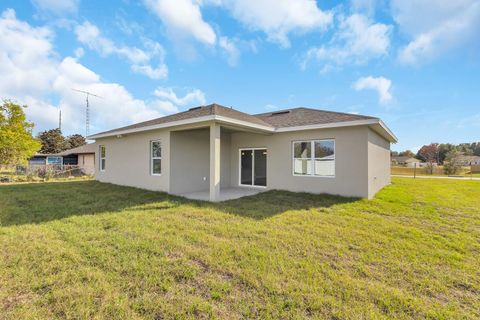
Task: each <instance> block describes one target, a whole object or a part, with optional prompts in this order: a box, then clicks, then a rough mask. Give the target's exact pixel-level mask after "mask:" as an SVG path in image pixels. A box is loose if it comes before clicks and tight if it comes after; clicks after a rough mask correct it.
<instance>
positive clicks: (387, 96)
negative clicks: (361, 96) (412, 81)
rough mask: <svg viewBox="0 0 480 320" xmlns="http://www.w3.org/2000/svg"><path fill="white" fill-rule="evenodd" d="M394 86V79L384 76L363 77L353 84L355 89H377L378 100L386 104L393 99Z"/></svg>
mask: <svg viewBox="0 0 480 320" xmlns="http://www.w3.org/2000/svg"><path fill="white" fill-rule="evenodd" d="M391 88H392V81H390V80H389V79H387V78H384V77H372V76H369V77H363V78H360V79H358V80H357V81H356V82H355V83H354V84H353V89H355V90H356V91H361V90H365V89H371V90H375V91H377V93H378V102H379V103H381V104H386V103H388V102H390V101H391V100H392V94H391V92H390V90H391Z"/></svg>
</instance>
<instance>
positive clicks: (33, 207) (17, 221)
mask: <svg viewBox="0 0 480 320" xmlns="http://www.w3.org/2000/svg"><path fill="white" fill-rule="evenodd" d="M357 200H358V198H344V197H339V196H332V195H314V194H308V193H294V192H288V191H268V192H264V193H260V194H257V195H254V196H249V197H244V198H241V199H235V200H229V201H224V202H220V203H210V202H204V201H195V200H189V199H186V198H183V197H178V196H173V195H169V194H166V193H164V192H154V191H147V190H143V189H137V188H132V187H123V186H118V185H113V184H108V183H100V182H97V181H78V182H55V183H32V184H19V185H8V186H0V226H11V225H22V224H32V223H33V224H35V223H42V222H48V221H52V220H57V219H63V218H66V217H69V216H79V215H95V214H100V213H104V212H120V211H123V210H136V211H138V210H166V209H171V208H174V207H178V206H180V205H190V206H195V207H199V208H208V209H216V210H219V211H223V212H225V213H229V214H235V215H239V216H243V217H248V218H253V219H258V220H261V219H265V218H268V217H271V216H274V215H277V214H281V213H283V212H285V211H288V210H301V209H311V208H326V207H330V206H332V205H335V204H338V203H347V202H353V201H357Z"/></svg>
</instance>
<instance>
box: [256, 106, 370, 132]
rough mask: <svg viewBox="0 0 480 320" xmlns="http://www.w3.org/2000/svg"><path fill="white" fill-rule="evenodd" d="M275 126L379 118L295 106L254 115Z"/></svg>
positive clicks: (283, 126) (282, 126)
mask: <svg viewBox="0 0 480 320" xmlns="http://www.w3.org/2000/svg"><path fill="white" fill-rule="evenodd" d="M254 116H255V117H256V118H258V119H261V120H263V121H264V122H266V123H268V124H270V125H271V126H273V127H275V128H285V127H296V126H308V125H314V124H326V123H336V122H344V121H355V120H367V119H377V118H374V117H369V116H361V115H357V114H351V113H342V112H333V111H325V110H317V109H309V108H294V109H287V110H281V111H274V112H267V113H260V114H256V115H254Z"/></svg>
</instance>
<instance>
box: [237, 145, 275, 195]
mask: <svg viewBox="0 0 480 320" xmlns="http://www.w3.org/2000/svg"><path fill="white" fill-rule="evenodd" d="M246 150H251V151H252V184H242V151H246ZM255 150H265V151H266V152H267V157H268V149H267V148H266V147H261V148H257V147H256V148H239V149H238V186H239V187H247V188H260V189H266V188H267V186H268V177H267V185H266V186H258V185H255V184H253V183H254V182H255V161H254V160H253V158H254V154H255ZM267 166H268V158H267ZM267 169H268V167H267Z"/></svg>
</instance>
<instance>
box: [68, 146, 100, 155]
mask: <svg viewBox="0 0 480 320" xmlns="http://www.w3.org/2000/svg"><path fill="white" fill-rule="evenodd" d="M96 150H97V145H96V144H95V143H89V144H86V145H83V146H80V147H76V148H73V149H69V150H65V151H62V152H60V153H59V155H61V156H67V155H69V154H83V153H95V151H96Z"/></svg>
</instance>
